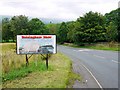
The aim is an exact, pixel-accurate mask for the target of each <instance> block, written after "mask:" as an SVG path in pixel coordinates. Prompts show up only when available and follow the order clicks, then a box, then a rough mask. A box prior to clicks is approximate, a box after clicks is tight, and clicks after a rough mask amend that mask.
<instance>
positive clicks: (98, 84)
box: [81, 63, 103, 90]
mask: <svg viewBox="0 0 120 90" xmlns="http://www.w3.org/2000/svg"><path fill="white" fill-rule="evenodd" d="M81 64H82V63H81ZM82 66H83V67H84V68H85V69H86V70H87V71H88V72H89V73H90V74H91V76H92V77H93V78H94V80H95V81H96V82H97V84H98V86H99V87H100V88H101V90H103V87H102V86H101V84H100V83H99V82H98V80H97V79H96V78H95V76H94V75H93V74H92V72H91V71H90V70H89V69H88V68H87V67H86V66H85V65H84V64H82Z"/></svg>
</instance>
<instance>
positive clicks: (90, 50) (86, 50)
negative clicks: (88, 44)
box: [78, 49, 91, 51]
mask: <svg viewBox="0 0 120 90" xmlns="http://www.w3.org/2000/svg"><path fill="white" fill-rule="evenodd" d="M78 51H91V50H89V49H81V50H78Z"/></svg>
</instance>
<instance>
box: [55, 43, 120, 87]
mask: <svg viewBox="0 0 120 90" xmlns="http://www.w3.org/2000/svg"><path fill="white" fill-rule="evenodd" d="M57 48H58V51H60V52H62V53H64V54H65V55H67V56H69V57H70V58H73V59H74V61H75V60H76V59H77V60H79V61H80V63H82V64H84V65H85V66H86V67H87V68H88V69H89V70H90V71H91V72H92V74H93V75H94V76H95V78H96V79H97V80H98V81H99V83H100V85H101V86H102V87H103V88H118V64H120V62H119V61H118V52H116V51H104V50H92V49H82V48H72V47H67V46H61V45H58V47H57ZM77 60H76V62H78V61H77ZM78 63H79V62H78ZM93 88H94V87H93Z"/></svg>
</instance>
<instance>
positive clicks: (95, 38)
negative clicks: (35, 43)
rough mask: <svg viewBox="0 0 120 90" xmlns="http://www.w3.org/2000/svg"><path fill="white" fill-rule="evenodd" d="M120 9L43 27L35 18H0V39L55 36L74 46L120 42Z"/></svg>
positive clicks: (60, 40) (59, 40)
mask: <svg viewBox="0 0 120 90" xmlns="http://www.w3.org/2000/svg"><path fill="white" fill-rule="evenodd" d="M119 13H120V8H118V9H116V10H113V11H111V12H110V13H106V14H105V15H102V14H100V13H98V12H92V11H90V12H88V13H86V14H85V15H83V16H82V17H79V18H77V20H76V21H69V22H62V23H57V24H54V23H49V24H44V23H43V22H42V21H41V20H40V19H38V18H32V19H31V20H29V19H28V17H26V16H23V15H20V16H14V17H12V18H11V19H8V18H4V19H2V40H3V42H7V41H9V40H12V41H13V42H14V41H15V40H16V35H19V34H21V35H22V34H25V35H40V34H56V35H57V41H58V43H61V44H63V43H64V42H70V43H75V44H78V45H80V44H82V43H94V42H111V41H116V42H119V41H120V40H119V38H120V36H119V34H120V30H118V28H119V27H120V15H119Z"/></svg>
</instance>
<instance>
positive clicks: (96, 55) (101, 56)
mask: <svg viewBox="0 0 120 90" xmlns="http://www.w3.org/2000/svg"><path fill="white" fill-rule="evenodd" d="M93 56H95V57H99V58H105V57H102V56H98V55H93Z"/></svg>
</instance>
